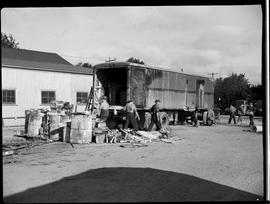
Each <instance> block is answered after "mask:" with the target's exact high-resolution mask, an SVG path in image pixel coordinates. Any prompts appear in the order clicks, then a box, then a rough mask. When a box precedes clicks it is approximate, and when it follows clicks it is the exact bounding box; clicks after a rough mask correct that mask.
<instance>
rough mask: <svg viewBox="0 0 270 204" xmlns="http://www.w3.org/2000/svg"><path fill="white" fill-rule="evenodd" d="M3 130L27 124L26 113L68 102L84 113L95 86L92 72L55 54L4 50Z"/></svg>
mask: <svg viewBox="0 0 270 204" xmlns="http://www.w3.org/2000/svg"><path fill="white" fill-rule="evenodd" d="M1 68H2V69H1V71H2V123H3V124H2V126H16V125H23V124H24V117H25V110H27V109H30V108H49V107H50V106H49V102H50V101H51V100H57V101H69V102H70V103H71V104H74V105H77V110H78V111H80V110H84V108H85V102H86V99H87V95H88V92H89V89H90V87H91V86H92V83H93V81H92V80H93V77H92V73H93V70H92V69H90V68H84V67H78V66H73V65H72V64H70V63H69V62H67V61H66V60H65V59H63V58H62V57H60V56H59V55H57V54H55V53H47V52H39V51H33V50H24V49H20V50H18V49H10V48H2V67H1Z"/></svg>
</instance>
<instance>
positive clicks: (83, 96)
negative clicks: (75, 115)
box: [77, 92, 88, 104]
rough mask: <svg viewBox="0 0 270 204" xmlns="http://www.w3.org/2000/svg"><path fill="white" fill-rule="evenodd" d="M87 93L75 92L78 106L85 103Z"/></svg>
mask: <svg viewBox="0 0 270 204" xmlns="http://www.w3.org/2000/svg"><path fill="white" fill-rule="evenodd" d="M87 95H88V93H87V92H77V103H78V104H81V103H83V104H85V103H87Z"/></svg>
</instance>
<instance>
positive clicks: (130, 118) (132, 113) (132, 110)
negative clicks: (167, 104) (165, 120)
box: [100, 96, 255, 131]
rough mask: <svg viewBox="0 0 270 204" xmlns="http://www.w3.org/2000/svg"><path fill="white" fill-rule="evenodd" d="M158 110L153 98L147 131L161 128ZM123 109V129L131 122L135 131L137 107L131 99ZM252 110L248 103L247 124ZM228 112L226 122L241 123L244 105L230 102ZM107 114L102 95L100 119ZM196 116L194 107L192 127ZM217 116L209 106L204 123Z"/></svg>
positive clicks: (158, 103) (106, 103)
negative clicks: (237, 105)
mask: <svg viewBox="0 0 270 204" xmlns="http://www.w3.org/2000/svg"><path fill="white" fill-rule="evenodd" d="M159 110H160V100H159V99H157V100H155V104H154V105H153V106H152V107H151V109H150V113H151V123H150V125H149V127H148V131H151V130H152V128H153V126H154V124H155V125H156V127H157V130H160V129H161V123H160V120H159V116H158V112H159ZM124 111H125V112H126V122H125V125H124V129H127V128H128V127H129V125H130V124H131V125H132V126H133V129H134V130H135V131H137V130H138V122H137V120H140V116H139V114H138V111H137V108H136V106H135V104H134V101H133V100H128V101H127V103H126V105H125V107H124ZM254 111H255V109H254V106H253V104H252V103H250V105H249V106H248V107H247V110H246V114H247V115H249V119H250V123H249V126H253V125H254V121H253V115H254ZM229 112H230V118H229V121H228V123H231V121H232V120H233V121H234V124H239V125H240V124H241V123H242V116H243V115H245V111H244V105H243V104H242V105H240V106H239V107H238V108H235V106H234V105H233V104H231V105H230V108H229ZM219 115H220V113H219ZM236 115H238V120H237V122H236ZM108 116H109V103H108V102H107V97H106V96H103V97H102V102H101V104H100V120H102V121H106V120H107V119H108ZM198 116H199V110H198V108H197V107H196V108H195V110H194V111H193V116H192V121H193V126H194V127H198V125H199V121H198ZM217 117H219V116H217V115H216V114H215V113H214V111H213V109H211V108H209V109H208V111H207V115H206V124H207V125H212V124H213V123H214V122H215V121H216V119H217Z"/></svg>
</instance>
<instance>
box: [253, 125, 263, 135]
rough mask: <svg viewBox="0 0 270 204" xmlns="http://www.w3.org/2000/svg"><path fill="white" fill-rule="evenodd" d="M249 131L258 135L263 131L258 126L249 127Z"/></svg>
mask: <svg viewBox="0 0 270 204" xmlns="http://www.w3.org/2000/svg"><path fill="white" fill-rule="evenodd" d="M251 131H252V132H257V133H260V132H262V131H263V127H262V126H258V125H253V126H251Z"/></svg>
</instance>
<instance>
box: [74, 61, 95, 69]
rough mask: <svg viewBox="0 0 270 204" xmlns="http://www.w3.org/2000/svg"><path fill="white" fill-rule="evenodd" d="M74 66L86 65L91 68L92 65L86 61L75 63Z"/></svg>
mask: <svg viewBox="0 0 270 204" xmlns="http://www.w3.org/2000/svg"><path fill="white" fill-rule="evenodd" d="M76 66H78V67H87V68H92V65H91V64H89V63H87V62H84V63H83V62H79V63H78V64H76Z"/></svg>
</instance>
